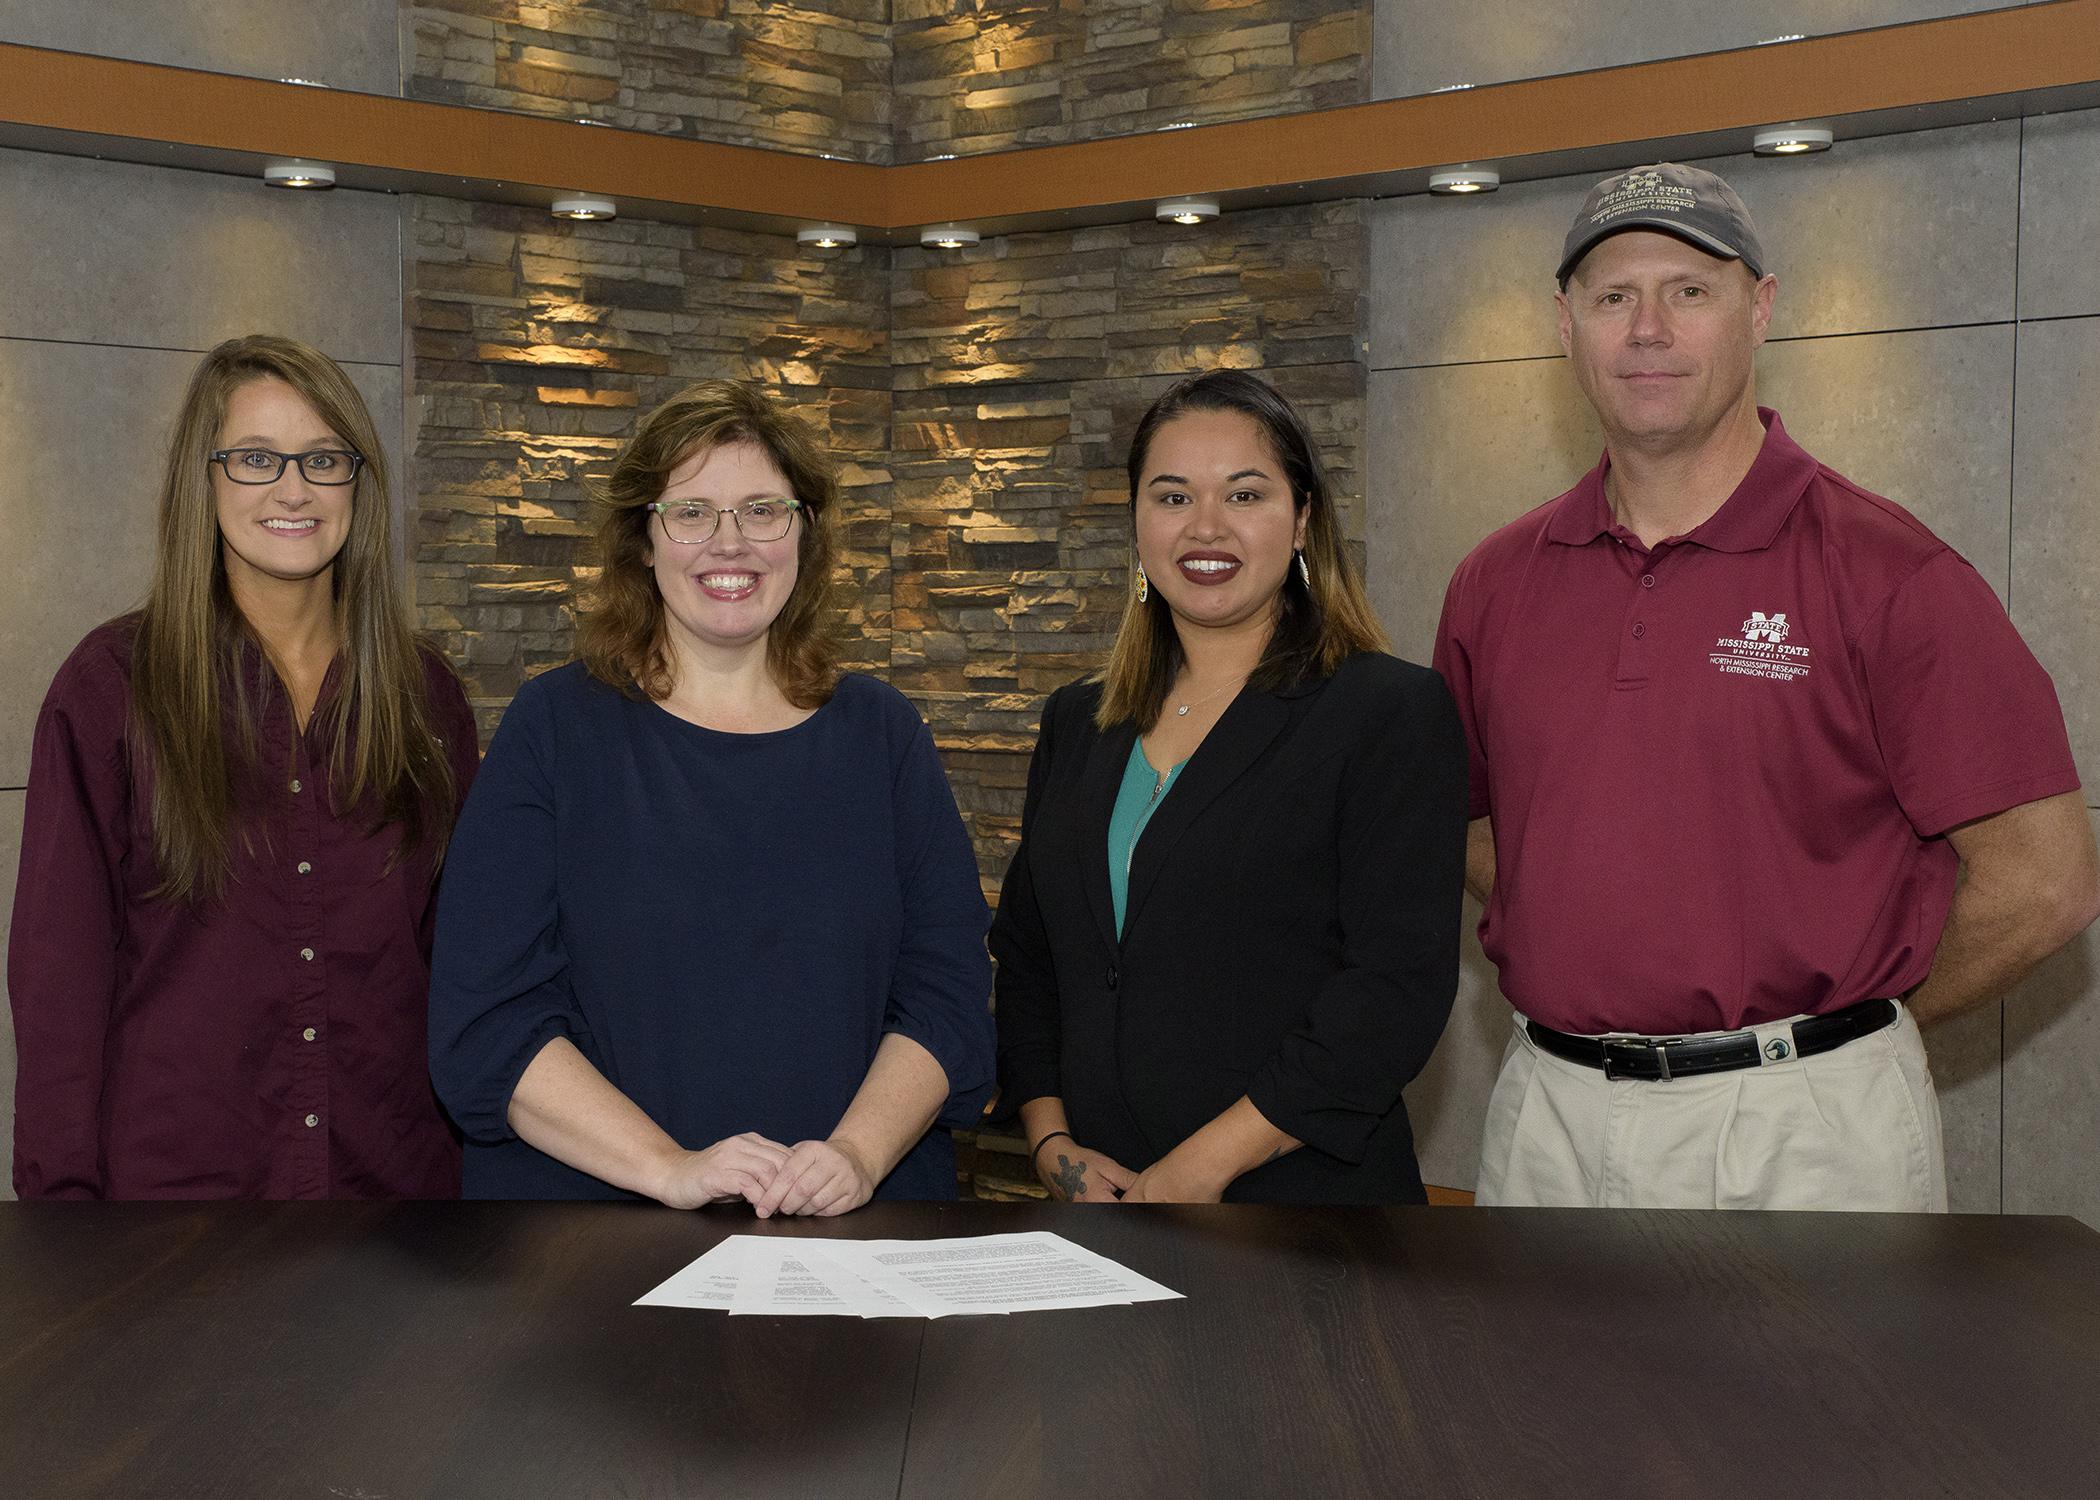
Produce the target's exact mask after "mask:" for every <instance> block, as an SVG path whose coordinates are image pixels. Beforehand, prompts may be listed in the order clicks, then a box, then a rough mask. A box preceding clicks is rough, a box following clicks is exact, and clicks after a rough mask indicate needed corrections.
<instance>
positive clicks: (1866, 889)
mask: <svg viewBox="0 0 2100 1500" xmlns="http://www.w3.org/2000/svg"><path fill="white" fill-rule="evenodd" d="M1758 415H1759V416H1760V418H1761V419H1762V420H1763V421H1764V423H1765V426H1766V436H1765V442H1764V446H1763V448H1762V449H1761V450H1760V452H1759V454H1758V457H1757V461H1756V463H1754V464H1753V465H1752V466H1751V469H1750V472H1749V473H1748V474H1747V475H1745V476H1744V478H1743V481H1742V483H1741V484H1740V485H1738V486H1737V487H1736V490H1735V493H1734V494H1733V495H1731V496H1730V497H1729V498H1728V501H1727V503H1726V504H1724V505H1723V506H1722V507H1721V508H1720V510H1718V511H1716V512H1715V513H1714V515H1713V516H1712V517H1711V518H1709V519H1708V520H1707V521H1706V522H1705V523H1704V524H1703V525H1701V526H1699V527H1698V528H1697V529H1695V530H1694V531H1692V532H1690V533H1689V534H1687V535H1685V536H1682V537H1673V538H1670V539H1669V540H1666V541H1663V542H1659V543H1657V544H1656V545H1655V546H1654V547H1652V548H1650V547H1646V546H1643V545H1642V543H1641V542H1640V540H1639V539H1638V538H1637V537H1635V536H1634V535H1633V533H1632V532H1630V531H1628V530H1627V529H1626V528H1625V527H1623V526H1620V525H1617V524H1615V523H1614V521H1613V520H1612V515H1611V508H1610V505H1609V503H1608V502H1607V500H1606V498H1605V493H1604V475H1605V470H1606V467H1607V465H1608V463H1609V459H1608V457H1607V459H1606V460H1604V461H1603V462H1600V463H1599V464H1598V466H1597V467H1596V468H1595V469H1593V470H1592V471H1591V472H1590V473H1589V474H1588V475H1587V476H1585V477H1584V479H1583V480H1582V482H1581V483H1580V484H1578V485H1576V486H1575V488H1574V489H1572V490H1570V491H1569V492H1568V493H1567V494H1565V495H1563V496H1561V497H1560V498H1559V499H1558V500H1554V501H1552V502H1551V503H1549V504H1547V505H1544V506H1541V507H1540V508H1539V509H1537V510H1534V511H1532V512H1531V513H1530V514H1528V515H1526V516H1523V517H1522V518H1520V519H1519V520H1517V521H1515V522H1513V523H1511V524H1510V525H1508V526H1506V527H1504V528H1503V529H1502V530H1500V531H1498V532H1496V533H1494V535H1492V536H1490V537H1488V539H1487V540H1486V541H1484V542H1482V543H1481V544H1480V545H1479V546H1478V547H1477V548H1475V549H1474V551H1473V553H1472V555H1471V556H1469V557H1468V558H1467V559H1466V560H1465V561H1464V562H1463V563H1462V564H1460V565H1459V569H1458V571H1457V573H1456V574H1455V575H1454V576H1453V577H1452V580H1451V587H1450V591H1449V593H1448V594H1447V595H1446V597H1445V601H1444V616H1443V623H1442V625H1441V627H1440V628H1439V631H1438V636H1437V647H1436V665H1437V667H1438V669H1439V670H1440V671H1441V672H1442V673H1443V674H1444V680H1445V681H1446V682H1447V683H1448V684H1449V685H1450V688H1451V692H1452V696H1453V697H1454V698H1456V700H1457V702H1458V710H1459V715H1460V717H1461V718H1462V719H1463V720H1464V722H1465V726H1466V736H1467V740H1468V743H1469V745H1470V748H1471V752H1472V816H1473V817H1476V818H1478V817H1483V816H1490V815H1491V816H1492V817H1493V819H1494V833H1495V885H1494V890H1493V892H1492V893H1491V899H1490V901H1489V902H1488V907H1487V913H1486V916H1485V918H1484V919H1483V920H1482V922H1481V928H1480V936H1481V943H1482V945H1483V946H1484V947H1485V949H1486V950H1487V955H1488V957H1489V958H1491V959H1492V960H1494V962H1495V964H1496V966H1497V967H1498V968H1499V970H1500V971H1501V983H1502V991H1503V993H1504V994H1505V995H1506V996H1507V997H1508V998H1509V1000H1510V1002H1511V1003H1512V1004H1513V1005H1515V1006H1516V1007H1517V1009H1518V1010H1520V1011H1522V1012H1523V1013H1524V1014H1525V1015H1527V1016H1530V1017H1531V1018H1533V1019H1534V1020H1537V1021H1540V1022H1542V1023H1543V1024H1545V1025H1547V1026H1552V1027H1555V1028H1557V1029H1559V1030H1562V1031H1574V1032H1602V1031H1631V1032H1644V1033H1648V1034H1651V1035H1658V1034H1670V1033H1678V1032H1690V1031H1711V1030H1719V1029H1728V1028H1735V1027H1739V1026H1747V1025H1755V1024H1757V1023H1760V1022H1764V1021H1770V1020H1775V1019H1777V1018H1780V1017H1783V1016H1790V1015H1794V1014H1797V1013H1800V1012H1808V1013H1810V1014H1819V1013H1822V1012H1826V1011H1831V1010H1836V1009H1839V1008H1841V1007H1843V1006H1846V1005H1850V1004H1852V1003H1853V1002H1855V1001H1858V1000H1864V999H1868V998H1871V997H1874V996H1883V995H1899V994H1901V993H1903V992H1904V991H1906V990H1908V989H1910V988H1911V987H1912V986H1913V985H1915V984H1917V983H1918V982H1919V981H1920V980H1922V979H1923V978H1924V977H1925V975H1926V972H1927V971H1928V970H1929V969H1930V968H1931V966H1932V955H1933V950H1934V948H1935V946H1936V945H1937V944H1938V941H1939V935H1940V928H1941V927H1942V925H1943V924H1944V923H1945V921H1946V916H1947V908H1948V905H1949V903H1950V902H1951V901H1952V900H1953V894H1954V885H1955V876H1956V872H1957V868H1958V862H1957V860H1956V857H1955V853H1954V850H1953V848H1952V847H1951V846H1950V845H1949V844H1948V842H1947V840H1946V839H1945V838H1944V837H1943V835H1944V834H1945V833H1946V832H1947V830H1948V829H1950V828H1953V827H1955V826H1957V825H1959V824H1961V823H1965V822H1968V821H1970V820H1972V819H1975V818H1981V817H1985V816H1987V815H1989V814H1991V813H1997V812H2003V811H2004V810H2006V809H2007V808H2010V807H2014V806H2017V805H2019V804H2020V803H2023V802H2031V801H2034V800H2035V799H2037V798H2041V797H2048V796H2053V795H2056V794H2057V793H2060V792H2069V791H2072V790H2075V789H2076V788H2077V786H2078V773H2077V771H2076V769H2075V767H2074V766H2073V764H2072V760H2071V747H2070V743H2069V740H2068V737H2067V736H2066V734H2065V732H2064V722H2063V715H2062V712H2061V711H2060V710H2059V708H2058V706H2057V702H2056V693H2055V689H2054V688H2053V687H2052V686H2051V684H2050V681H2049V677H2048V674H2047V673H2046V672H2044V671H2043V670H2042V668H2041V665H2040V664H2039V663H2038V662H2036V661H2035V659H2034V656H2033V653H2031V652H2030V651H2029V650H2028V649H2027V646H2026V644H2025V643H2024V642H2023V641H2022V640H2021V639H2020V637H2019V634H2018V633H2017V632H2016V631H2015V630H2014V629H2013V626H2012V622H2011V621H2010V620H2009V619H2007V618H2006V614H2005V610H2004V607H2003V606H2001V605H2000V604H1999V602H1998V598H1997V596H1996V595H1995V594H1993V593H1992V592H1991V589H1990V586H1989V585H1988V584H1986V583H1985V582H1984V581H1983V579H1982V578H1980V577H1979V576H1978V575H1977V573H1976V570H1975V569H1973V568H1971V567H1970V566H1969V564H1968V563H1967V562H1965V561H1963V560H1962V558H1961V557H1960V556H1959V555H1958V554H1957V553H1955V552H1954V551H1953V550H1952V549H1950V548H1949V547H1948V546H1947V545H1946V544H1945V543H1944V542H1942V541H1940V540H1939V538H1937V537H1935V536H1934V535H1933V534H1932V533H1931V532H1930V531H1928V530H1926V528H1925V527H1924V526H1922V525H1921V524H1919V522H1918V521H1917V519H1916V518H1915V517H1913V516H1911V515H1910V514H1909V513H1908V512H1907V511H1905V510H1903V509H1902V508H1901V507H1900V506H1897V505H1894V504H1891V503H1890V502H1889V501H1887V500H1884V499H1882V498H1881V497H1880V496H1878V495H1872V494H1869V493H1868V492H1866V491H1865V490H1862V489H1860V488H1859V487H1858V486H1857V485H1855V484H1852V483H1850V482H1849V481H1847V480H1846V479H1844V478H1842V477H1841V476H1839V475H1837V474H1834V473H1832V472H1831V471H1830V470H1829V469H1827V468H1825V467H1823V466H1822V465H1821V464H1819V463H1817V462H1816V460H1815V459H1813V458H1811V457H1810V456H1809V455H1808V454H1807V453H1805V452H1803V451H1802V450H1801V448H1800V447H1799V446H1798V445H1796V444H1795V443H1794V442H1793V441H1792V439H1790V438H1788V436H1787V435H1786V430H1785V428H1784V427H1782V426H1781V425H1780V422H1779V419H1778V417H1777V416H1776V415H1774V414H1773V413H1772V412H1771V411H1769V410H1765V409H1762V408H1760V410H1759V413H1758Z"/></svg>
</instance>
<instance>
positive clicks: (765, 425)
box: [577, 380, 839, 708]
mask: <svg viewBox="0 0 2100 1500" xmlns="http://www.w3.org/2000/svg"><path fill="white" fill-rule="evenodd" d="M746 442H748V443H756V444H758V445H759V446H760V447H761V448H763V449H765V451H766V453H767V455H768V456H769V457H771V458H772V460H773V462H774V463H775V464H777V465H779V466H780V472H781V473H782V474H784V475H786V476H787V481H788V487H789V488H790V489H791V490H792V491H793V492H794V497H795V498H796V499H797V500H799V501H801V502H802V512H801V514H802V519H801V522H800V523H799V524H800V539H799V541H798V542H797V545H796V556H797V568H796V574H795V586H794V588H793V590H791V591H790V592H789V594H788V600H787V603H786V604H785V605H784V606H782V608H781V611H780V614H779V616H778V617H777V618H776V619H775V620H774V621H773V625H772V628H771V630H769V631H768V632H767V635H766V666H767V669H768V670H769V671H770V672H771V673H772V674H773V681H774V683H775V684H776V685H778V687H779V688H780V691H781V692H782V693H783V694H784V695H785V696H786V698H787V700H788V702H790V703H792V704H794V705H795V706H796V707H797V708H816V707H819V706H820V705H822V704H824V703H827V702H829V701H830V699H831V693H832V689H833V688H835V687H836V686H837V685H838V677H839V648H838V642H837V640H836V639H835V638H834V637H833V635H832V633H831V629H830V625H829V621H828V611H829V608H830V604H831V589H832V582H831V572H832V563H833V559H834V557H835V555H836V553H837V551H838V542H837V526H838V520H837V510H838V503H839V481H838V471H837V470H836V468H835V467H834V466H833V464H832V462H831V455H830V454H829V453H827V452H825V450H824V445H823V444H822V443H821V442H820V441H818V439H817V435H816V434H815V433H814V432H812V431H811V430H810V427H809V424H808V423H806V422H804V421H803V420H802V419H801V418H800V417H798V416H796V415H795V414H794V413H793V412H791V411H789V410H788V409H787V408H786V407H784V406H782V405H780V404H779V403H778V402H776V401H775V400H773V399H772V398H771V397H770V396H768V395H766V394H765V392H763V391H761V390H759V389H758V388H757V387H756V386H754V385H750V384H747V383H746V382H744V381H740V380H703V381H700V382H699V383H698V384H696V385H689V386H687V387H686V388H685V389H684V390H682V391H680V392H679V393H678V394H677V395H675V396H673V397H672V398H671V399H670V400H668V401H666V402H665V403H664V404H663V405H661V406H659V407H657V408H656V410H654V411H652V412H650V413H649V415H648V416H646V417H644V418H642V422H641V425H640V426H639V427H637V428H636V429H635V432H634V436H633V437H632V438H630V439H629V440H628V443H627V446H626V447H624V448H622V449H621V450H620V456H619V457H618V458H617V459H615V460H614V461H613V471H612V477H611V478H609V479H608V480H606V482H605V483H604V485H603V486H602V487H601V489H600V492H599V494H598V496H597V504H598V533H597V541H598V582H597V586H596V587H595V588H594V589H593V591H592V595H591V600H590V608H589V610H588V611H587V612H586V613H585V614H584V616H583V618H582V619H581V620H580V621H579V622H578V625H577V653H578V654H579V655H580V656H581V657H582V658H583V661H584V665H585V666H586V667H587V668H588V669H589V670H590V673H591V675H592V676H593V677H596V678H597V679H598V680H599V681H600V682H603V683H606V684H607V685H608V686H611V687H615V688H618V689H619V690H620V691H621V692H623V693H627V694H630V695H632V694H634V693H636V692H639V693H641V694H643V695H645V696H647V697H649V698H652V699H656V698H663V697H665V696H666V695H668V694H669V693H670V691H671V686H672V680H673V676H674V674H673V672H672V669H671V657H670V652H669V648H668V644H667V642H666V639H665V636H664V601H663V595H662V594H660V593H658V592H657V588H656V574H655V572H654V570H653V569H651V567H650V566H649V555H650V552H649V515H650V512H649V510H648V508H647V507H648V505H649V503H650V502H651V501H652V500H656V499H658V498H660V497H661V496H662V495H663V492H664V487H665V486H666V485H667V484H669V483H670V479H671V471H672V470H673V469H676V468H677V467H678V466H679V465H680V464H682V463H684V462H685V461H686V460H687V459H689V458H691V457H692V456H693V455H694V454H695V453H699V452H703V451H705V450H707V449H709V448H719V447H722V446H723V445H724V444H728V443H746Z"/></svg>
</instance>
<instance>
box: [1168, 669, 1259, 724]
mask: <svg viewBox="0 0 2100 1500" xmlns="http://www.w3.org/2000/svg"><path fill="white" fill-rule="evenodd" d="M1246 680H1247V679H1246V678H1244V677H1242V678H1241V679H1240V680H1239V682H1228V683H1226V684H1225V687H1221V688H1212V689H1211V690H1210V691H1209V692H1207V693H1205V694H1204V695H1203V696H1202V697H1200V698H1191V699H1190V700H1189V701H1188V702H1186V703H1184V704H1182V705H1181V706H1180V707H1179V708H1177V709H1175V710H1174V717H1175V718H1177V719H1186V718H1187V717H1188V716H1189V710H1190V709H1192V708H1198V707H1201V706H1202V705H1203V704H1205V703H1208V702H1210V700H1211V699H1213V698H1215V697H1217V696H1218V694H1220V693H1222V692H1224V691H1225V688H1236V687H1239V686H1240V685H1241V684H1242V683H1244V682H1246Z"/></svg>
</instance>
